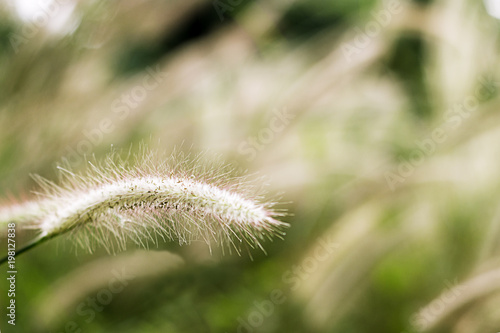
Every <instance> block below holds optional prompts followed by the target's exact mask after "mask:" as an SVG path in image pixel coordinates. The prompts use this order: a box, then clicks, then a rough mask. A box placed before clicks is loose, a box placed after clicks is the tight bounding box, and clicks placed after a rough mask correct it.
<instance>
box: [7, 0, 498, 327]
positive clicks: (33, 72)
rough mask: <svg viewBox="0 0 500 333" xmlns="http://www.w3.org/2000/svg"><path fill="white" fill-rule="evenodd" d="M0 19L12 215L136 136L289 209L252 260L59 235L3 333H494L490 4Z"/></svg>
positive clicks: (54, 1)
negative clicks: (92, 245)
mask: <svg viewBox="0 0 500 333" xmlns="http://www.w3.org/2000/svg"><path fill="white" fill-rule="evenodd" d="M0 5H1V7H2V9H1V13H0V17H1V18H0V86H1V89H0V197H1V198H2V199H1V201H2V202H3V203H4V204H9V203H11V202H13V201H22V200H27V199H30V198H32V197H33V194H32V192H31V191H32V190H36V189H37V187H36V184H35V183H34V181H33V179H32V178H31V177H30V174H39V175H41V176H43V177H46V178H48V179H50V180H54V181H57V178H58V173H57V170H56V168H55V165H56V164H57V163H60V162H61V161H64V160H66V161H68V162H69V163H70V164H71V165H72V167H73V168H74V169H75V170H79V169H81V168H82V167H83V166H84V163H83V160H84V156H90V155H92V154H95V156H96V158H98V159H99V158H100V157H103V156H105V155H106V154H107V153H108V152H109V151H110V150H111V146H113V147H114V148H119V149H120V148H121V149H128V148H129V147H130V146H131V145H133V147H134V148H138V143H140V142H143V141H146V142H148V144H149V145H150V146H151V147H152V148H155V149H159V150H161V151H166V152H167V153H168V152H171V151H172V150H173V149H174V148H175V147H177V148H179V147H180V150H183V151H186V152H190V151H196V152H198V151H204V152H207V155H208V156H211V155H212V154H213V155H218V156H222V158H223V159H224V160H225V161H227V162H230V163H233V164H235V165H236V166H237V167H238V168H240V169H244V170H248V171H249V172H251V173H254V172H257V173H258V174H259V175H261V176H264V177H265V179H266V183H267V184H268V187H267V190H268V192H269V193H271V194H276V193H281V201H282V202H285V203H284V204H282V205H281V206H280V207H281V208H286V209H288V211H289V213H290V214H291V215H290V216H287V217H286V218H284V220H285V221H287V222H289V223H290V224H291V228H290V229H289V230H287V235H286V237H285V239H284V240H276V241H274V242H272V243H269V242H268V243H266V244H265V248H266V250H267V252H268V253H267V255H265V254H264V253H262V252H260V251H257V250H256V251H253V252H252V256H253V260H251V259H250V258H249V256H248V255H243V256H241V257H239V256H237V255H224V256H223V255H221V253H220V252H219V251H218V250H215V251H214V253H213V254H212V255H211V254H210V252H209V250H208V247H207V246H206V245H204V244H198V243H193V244H192V245H189V246H183V247H180V246H178V245H176V244H172V243H170V244H160V245H159V247H158V248H152V249H151V251H149V252H146V251H142V250H138V249H135V248H134V247H133V246H132V247H131V248H129V250H128V251H126V252H123V253H119V254H117V255H116V256H113V255H109V254H108V253H106V252H105V251H104V250H103V249H96V251H95V253H92V254H90V253H88V252H87V251H82V250H78V251H75V250H74V247H73V245H72V244H71V243H72V240H71V238H69V239H66V240H64V239H63V240H54V241H51V242H48V243H47V244H44V245H42V246H40V247H39V248H37V249H36V250H35V251H30V252H28V253H26V254H23V255H22V256H20V257H18V258H17V269H18V275H17V293H16V305H17V317H16V326H15V327H13V326H11V325H8V324H7V319H8V318H7V317H6V316H5V307H6V306H7V302H8V298H7V297H6V296H5V295H6V294H7V290H6V289H7V287H8V285H7V282H6V280H5V278H4V277H2V279H1V280H2V281H3V282H1V283H0V292H1V294H0V295H1V297H0V303H1V304H0V305H1V308H2V311H0V313H2V319H1V320H0V329H1V330H2V332H57V333H61V332H95V333H99V332H121V333H126V332H145V333H147V332H239V333H240V332H245V333H247V332H310V333H315V332H318V333H319V332H343V333H349V332H353V333H354V332H386V333H389V332H398V333H401V332H421V331H425V332H460V333H462V332H463V333H470V332H497V331H498V330H500V307H499V306H498V304H499V302H500V293H498V291H499V290H500V242H498V239H499V237H500V207H498V202H499V201H500V191H499V188H500V174H499V172H498V170H500V145H499V142H500V113H499V112H498V109H499V107H500V99H499V96H498V89H499V84H500V78H499V74H500V67H499V65H498V62H497V58H498V52H499V43H498V37H499V32H500V22H499V21H498V20H497V19H496V18H494V17H495V16H497V17H498V16H500V14H499V12H498V9H497V7H498V1H488V2H487V3H486V4H485V3H483V2H481V1H477V0H434V1H432V0H420V1H416V0H414V1H403V0H387V1H374V0H356V1H347V0H346V1H320V0H309V1H300V0H296V1H293V0H282V1H281V0H272V1H251V0H215V1H206V0H183V1H181V0H169V1H167V0H141V1H130V0H124V1H109V2H100V1H90V0H89V1H84V0H80V1H75V0H64V1H63V0H43V1H42V0H40V1H32V0H16V1H5V0H4V1H1V2H0ZM488 10H489V13H488ZM2 232H4V230H2ZM16 236H17V237H16V240H17V242H18V246H19V245H20V244H21V243H25V242H27V241H29V239H31V238H32V237H33V234H32V233H30V232H29V231H25V230H23V229H22V228H21V227H18V228H17V235H16ZM0 244H2V248H1V249H0V254H2V255H4V254H5V253H6V248H7V246H6V238H5V234H3V236H1V238H0ZM4 268H5V273H2V274H1V276H7V273H6V270H7V268H6V266H3V267H2V270H3V269H4Z"/></svg>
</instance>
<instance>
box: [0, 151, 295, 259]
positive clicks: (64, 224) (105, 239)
mask: <svg viewBox="0 0 500 333" xmlns="http://www.w3.org/2000/svg"><path fill="white" fill-rule="evenodd" d="M202 165H203V164H202V163H201V159H200V158H196V159H194V160H191V161H189V159H188V158H186V157H184V156H182V155H180V154H177V155H176V156H175V157H172V156H170V157H164V156H159V155H158V153H156V152H151V151H149V152H148V151H145V150H143V152H142V153H141V154H139V155H135V156H132V155H130V154H129V156H128V157H127V158H125V159H122V158H119V157H118V156H117V154H111V155H110V156H108V157H107V158H106V159H105V160H104V161H101V162H99V163H98V162H96V161H89V164H88V168H87V170H86V171H85V172H83V173H78V174H76V173H73V172H72V171H70V170H69V169H68V168H67V167H59V169H60V170H61V181H60V183H59V184H55V183H53V182H51V181H48V180H46V179H44V178H41V177H38V176H35V179H36V181H37V182H38V183H39V184H40V186H41V188H42V191H40V192H39V193H38V196H39V201H30V202H27V203H26V204H25V207H24V208H29V214H26V212H27V210H25V209H24V210H23V204H21V205H17V206H16V207H10V208H9V207H7V208H5V209H3V210H0V219H1V220H2V222H10V221H14V222H16V221H17V222H23V223H28V224H29V225H32V226H34V227H35V228H37V229H39V231H40V239H41V240H47V239H50V238H53V237H55V236H58V235H61V234H65V233H71V234H74V235H76V238H75V239H76V240H77V242H78V243H80V244H81V245H82V246H84V247H85V248H88V249H89V250H92V249H93V247H94V245H96V244H100V245H103V246H105V247H106V249H108V250H111V251H114V250H117V249H118V250H123V249H124V248H125V245H126V242H127V240H129V239H131V240H132V241H134V242H135V243H137V244H139V245H142V246H144V247H147V246H148V243H149V242H153V243H156V242H158V241H159V240H160V239H161V240H163V241H167V240H168V241H172V240H177V241H179V242H180V243H181V244H183V243H188V242H190V241H191V240H205V241H206V242H207V243H209V244H211V243H214V242H215V243H217V244H219V245H229V248H230V249H231V248H234V249H236V251H237V252H239V250H240V248H241V245H244V244H248V245H250V246H251V247H254V246H258V247H261V248H262V246H261V244H260V241H261V240H263V239H265V238H269V239H271V238H272V236H278V237H280V236H281V235H282V234H283V232H282V231H281V230H282V228H283V227H286V226H287V224H286V223H283V222H280V221H278V220H276V219H275V218H276V217H277V216H283V215H284V213H282V212H279V211H278V210H275V209H272V206H273V205H274V203H269V202H263V201H261V200H262V197H260V196H259V195H257V194H256V193H255V191H254V190H252V186H251V185H250V184H249V183H248V182H247V181H246V180H245V178H244V177H235V176H231V174H232V173H233V172H232V170H231V169H230V168H228V167H227V166H223V165H220V164H219V165H215V164H213V163H212V164H209V165H206V166H202ZM23 212H24V213H23Z"/></svg>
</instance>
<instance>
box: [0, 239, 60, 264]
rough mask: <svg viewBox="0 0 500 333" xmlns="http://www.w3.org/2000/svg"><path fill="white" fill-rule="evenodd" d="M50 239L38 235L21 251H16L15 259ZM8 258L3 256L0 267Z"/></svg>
mask: <svg viewBox="0 0 500 333" xmlns="http://www.w3.org/2000/svg"><path fill="white" fill-rule="evenodd" d="M51 238H52V237H47V235H44V234H42V235H40V236H38V237H37V238H35V239H34V240H32V241H31V242H29V243H28V244H26V245H25V246H24V247H22V248H21V249H19V250H17V251H16V254H15V255H14V256H15V257H17V256H18V255H20V254H21V253H24V252H26V251H28V250H30V249H32V248H34V247H35V246H37V245H40V244H42V243H44V242H45V241H47V240H49V239H51ZM9 257H10V256H5V257H3V258H2V259H0V266H1V265H2V264H3V263H6V262H7V261H8V259H9Z"/></svg>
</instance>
